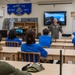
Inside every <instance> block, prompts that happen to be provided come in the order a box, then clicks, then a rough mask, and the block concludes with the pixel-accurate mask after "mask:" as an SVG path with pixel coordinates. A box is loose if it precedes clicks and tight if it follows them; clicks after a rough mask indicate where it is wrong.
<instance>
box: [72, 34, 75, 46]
mask: <svg viewBox="0 0 75 75" xmlns="http://www.w3.org/2000/svg"><path fill="white" fill-rule="evenodd" d="M73 35H74V36H73V38H72V43H73V44H74V46H75V33H73Z"/></svg>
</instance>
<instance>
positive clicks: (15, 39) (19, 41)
mask: <svg viewBox="0 0 75 75" xmlns="http://www.w3.org/2000/svg"><path fill="white" fill-rule="evenodd" d="M6 41H11V42H18V43H19V45H21V43H22V41H21V40H19V38H14V39H9V38H8V37H7V38H6Z"/></svg>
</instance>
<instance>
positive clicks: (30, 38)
mask: <svg viewBox="0 0 75 75" xmlns="http://www.w3.org/2000/svg"><path fill="white" fill-rule="evenodd" d="M25 38H26V44H32V43H35V32H34V30H32V29H28V30H27V31H26V35H25Z"/></svg>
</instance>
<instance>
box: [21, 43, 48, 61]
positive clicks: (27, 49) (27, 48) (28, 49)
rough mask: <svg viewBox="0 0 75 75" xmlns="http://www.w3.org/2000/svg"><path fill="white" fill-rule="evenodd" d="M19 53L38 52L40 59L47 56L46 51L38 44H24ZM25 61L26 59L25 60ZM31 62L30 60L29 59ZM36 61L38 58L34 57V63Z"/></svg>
mask: <svg viewBox="0 0 75 75" xmlns="http://www.w3.org/2000/svg"><path fill="white" fill-rule="evenodd" d="M21 51H23V52H39V53H40V54H41V56H42V57H46V56H47V51H46V50H45V49H44V48H42V46H41V45H40V44H35V43H33V44H29V45H27V44H26V43H24V44H22V45H21ZM26 59H27V58H26ZM30 59H31V61H32V58H30ZM37 61H38V57H36V59H35V62H37Z"/></svg>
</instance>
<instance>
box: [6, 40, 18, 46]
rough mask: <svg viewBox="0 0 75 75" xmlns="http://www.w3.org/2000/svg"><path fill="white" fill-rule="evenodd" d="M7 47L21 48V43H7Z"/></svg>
mask: <svg viewBox="0 0 75 75" xmlns="http://www.w3.org/2000/svg"><path fill="white" fill-rule="evenodd" d="M5 46H8V47H19V43H18V42H11V41H9V42H7V41H6V42H5Z"/></svg>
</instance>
